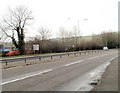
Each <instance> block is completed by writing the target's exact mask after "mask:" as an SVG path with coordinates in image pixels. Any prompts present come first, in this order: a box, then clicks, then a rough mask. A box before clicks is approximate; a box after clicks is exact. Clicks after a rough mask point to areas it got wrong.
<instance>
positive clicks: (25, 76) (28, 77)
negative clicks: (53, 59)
mask: <svg viewBox="0 0 120 93" xmlns="http://www.w3.org/2000/svg"><path fill="white" fill-rule="evenodd" d="M52 70H53V69H48V70H45V71H42V72H39V73H35V74H31V75H28V76H24V77H21V78H17V79H14V80H10V81H6V82H3V83H1V85H5V84H8V83H11V82H15V81H19V80H23V79H26V78H29V77H33V76H36V75H40V74H44V73H47V72H50V71H52Z"/></svg>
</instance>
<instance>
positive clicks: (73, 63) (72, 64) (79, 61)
mask: <svg viewBox="0 0 120 93" xmlns="http://www.w3.org/2000/svg"><path fill="white" fill-rule="evenodd" d="M82 61H84V60H80V61H76V62H73V63H69V64H66V65H65V66H70V65H73V64H77V63H81V62H82Z"/></svg>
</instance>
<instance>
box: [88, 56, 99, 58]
mask: <svg viewBox="0 0 120 93" xmlns="http://www.w3.org/2000/svg"><path fill="white" fill-rule="evenodd" d="M97 57H99V56H95V57H91V58H89V59H94V58H97Z"/></svg>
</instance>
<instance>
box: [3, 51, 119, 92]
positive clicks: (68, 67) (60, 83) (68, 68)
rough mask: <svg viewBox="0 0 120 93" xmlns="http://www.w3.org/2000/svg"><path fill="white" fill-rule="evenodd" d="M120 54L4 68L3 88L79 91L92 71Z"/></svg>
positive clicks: (83, 56)
mask: <svg viewBox="0 0 120 93" xmlns="http://www.w3.org/2000/svg"><path fill="white" fill-rule="evenodd" d="M117 56H118V51H117V50H108V51H103V52H99V53H93V54H87V55H82V56H78V57H72V58H71V57H69V58H67V59H64V60H63V59H62V60H59V61H56V62H48V63H41V64H34V65H29V66H23V67H22V66H21V67H15V68H9V69H3V70H2V84H1V85H2V91H77V90H79V86H80V84H82V83H83V81H84V80H86V79H85V78H82V77H83V76H85V75H86V73H89V72H90V71H92V70H94V69H97V67H99V66H102V65H103V64H104V63H106V62H108V61H110V60H111V59H113V58H115V57H117Z"/></svg>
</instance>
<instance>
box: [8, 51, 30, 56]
mask: <svg viewBox="0 0 120 93" xmlns="http://www.w3.org/2000/svg"><path fill="white" fill-rule="evenodd" d="M27 54H32V51H31V50H25V52H24V55H27ZM16 55H19V51H18V50H11V51H9V52H8V53H6V56H16Z"/></svg>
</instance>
